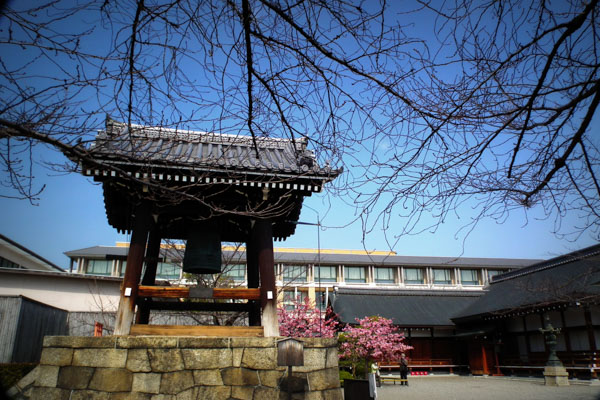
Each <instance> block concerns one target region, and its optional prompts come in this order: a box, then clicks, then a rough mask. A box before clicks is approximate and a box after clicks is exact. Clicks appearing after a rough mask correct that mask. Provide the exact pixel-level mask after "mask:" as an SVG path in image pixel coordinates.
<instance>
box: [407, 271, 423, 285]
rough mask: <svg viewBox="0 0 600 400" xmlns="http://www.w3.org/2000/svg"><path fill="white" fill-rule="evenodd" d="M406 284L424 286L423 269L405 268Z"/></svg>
mask: <svg viewBox="0 0 600 400" xmlns="http://www.w3.org/2000/svg"><path fill="white" fill-rule="evenodd" d="M404 283H406V284H409V285H422V284H424V283H425V280H424V279H423V269H421V268H404Z"/></svg>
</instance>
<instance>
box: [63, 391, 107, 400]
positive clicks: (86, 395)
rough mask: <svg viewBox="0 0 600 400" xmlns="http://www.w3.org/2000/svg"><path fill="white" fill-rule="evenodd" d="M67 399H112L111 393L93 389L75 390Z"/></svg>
mask: <svg viewBox="0 0 600 400" xmlns="http://www.w3.org/2000/svg"><path fill="white" fill-rule="evenodd" d="M69 400H112V399H111V393H107V392H96V391H94V390H77V391H74V392H73V393H72V394H71V398H70V399H69Z"/></svg>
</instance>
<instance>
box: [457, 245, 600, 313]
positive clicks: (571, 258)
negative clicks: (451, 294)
mask: <svg viewBox="0 0 600 400" xmlns="http://www.w3.org/2000/svg"><path fill="white" fill-rule="evenodd" d="M598 300H600V245H596V246H592V247H588V248H586V249H583V250H580V251H576V252H573V253H570V254H566V255H564V256H560V257H556V258H553V259H551V260H548V261H544V262H540V263H537V264H534V265H532V266H530V267H527V268H523V269H520V270H517V271H512V272H510V273H507V274H504V275H502V276H500V277H498V279H494V281H493V282H492V284H491V285H490V287H489V290H488V292H487V293H486V294H485V295H484V296H483V297H481V299H479V301H477V302H476V303H474V304H472V305H471V306H470V307H468V308H466V309H465V310H463V311H462V312H461V313H460V314H457V315H456V319H457V320H460V319H472V318H477V317H479V316H484V315H489V314H491V313H494V314H504V313H511V312H514V311H517V310H520V309H524V308H531V307H540V306H545V305H551V304H560V303H563V304H565V303H567V304H568V303H573V302H576V301H581V302H583V301H591V302H598Z"/></svg>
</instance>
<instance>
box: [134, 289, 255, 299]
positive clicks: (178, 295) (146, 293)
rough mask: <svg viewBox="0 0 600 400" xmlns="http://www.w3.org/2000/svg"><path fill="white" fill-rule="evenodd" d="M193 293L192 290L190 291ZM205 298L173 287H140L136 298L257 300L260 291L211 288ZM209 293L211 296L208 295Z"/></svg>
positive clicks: (188, 290) (187, 290)
mask: <svg viewBox="0 0 600 400" xmlns="http://www.w3.org/2000/svg"><path fill="white" fill-rule="evenodd" d="M192 291H193V289H192ZM205 293H207V295H206V296H202V295H198V296H191V295H190V288H187V287H173V286H140V287H139V291H138V296H140V297H157V298H163V299H187V298H197V299H239V300H259V299H260V289H247V288H213V289H212V290H211V289H209V290H208V291H206V292H205ZM208 293H211V294H208Z"/></svg>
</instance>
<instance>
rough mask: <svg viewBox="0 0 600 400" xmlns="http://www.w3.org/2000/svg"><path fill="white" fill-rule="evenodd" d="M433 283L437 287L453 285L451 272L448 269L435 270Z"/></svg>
mask: <svg viewBox="0 0 600 400" xmlns="http://www.w3.org/2000/svg"><path fill="white" fill-rule="evenodd" d="M433 283H434V284H436V285H450V284H452V273H451V271H450V270H449V269H447V268H434V269H433Z"/></svg>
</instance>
